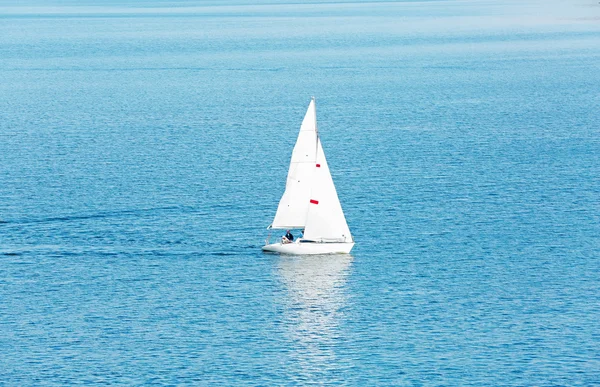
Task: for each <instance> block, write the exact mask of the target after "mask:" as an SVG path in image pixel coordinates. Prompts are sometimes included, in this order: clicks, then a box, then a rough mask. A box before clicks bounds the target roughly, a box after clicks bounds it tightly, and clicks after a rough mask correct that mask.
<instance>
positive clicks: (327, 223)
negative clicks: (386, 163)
mask: <svg viewBox="0 0 600 387" xmlns="http://www.w3.org/2000/svg"><path fill="white" fill-rule="evenodd" d="M268 228H269V229H284V230H285V229H302V230H303V235H302V237H300V238H298V239H296V240H295V241H290V240H289V239H288V238H285V237H284V238H282V239H281V241H279V242H277V243H272V244H269V240H268V238H267V244H266V245H265V246H263V248H262V250H263V251H269V252H276V253H282V254H298V255H304V254H335V253H349V252H350V250H352V247H354V240H353V239H352V234H350V229H349V228H348V224H347V223H346V218H345V216H344V212H343V211H342V206H341V204H340V200H339V198H338V195H337V192H336V190H335V185H334V184H333V179H332V178H331V173H330V172H329V167H328V166H327V160H326V159H325V153H323V147H322V145H321V139H320V138H319V131H318V128H317V115H316V107H315V99H314V98H312V100H311V101H310V104H309V105H308V110H307V111H306V115H305V116H304V120H303V121H302V125H301V126H300V133H299V134H298V139H297V140H296V145H295V146H294V150H293V151H292V160H291V162H290V168H289V171H288V176H287V182H286V185H285V192H284V193H283V196H282V197H281V200H280V202H279V206H278V207H277V213H276V214H275V219H273V223H272V224H271V225H270V226H269V227H268Z"/></svg>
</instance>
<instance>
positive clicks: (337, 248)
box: [262, 242, 354, 255]
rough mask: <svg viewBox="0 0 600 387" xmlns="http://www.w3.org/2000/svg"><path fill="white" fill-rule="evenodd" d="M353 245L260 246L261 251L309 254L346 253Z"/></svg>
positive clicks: (304, 244)
mask: <svg viewBox="0 0 600 387" xmlns="http://www.w3.org/2000/svg"><path fill="white" fill-rule="evenodd" d="M353 247H354V242H350V243H312V242H311V243H302V242H294V243H281V242H279V243H272V244H270V245H265V246H263V247H262V250H263V251H268V252H272V253H280V254H293V255H311V254H348V253H349V252H350V250H352V248H353Z"/></svg>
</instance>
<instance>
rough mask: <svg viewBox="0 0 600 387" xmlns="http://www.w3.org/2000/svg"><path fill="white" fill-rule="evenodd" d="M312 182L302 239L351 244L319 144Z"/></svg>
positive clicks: (344, 219) (350, 236)
mask: <svg viewBox="0 0 600 387" xmlns="http://www.w3.org/2000/svg"><path fill="white" fill-rule="evenodd" d="M312 180H313V183H312V190H311V194H310V199H309V207H308V215H307V219H306V228H305V230H304V239H308V240H312V241H316V242H352V235H351V234H350V229H349V228H348V224H347V223H346V217H345V216H344V211H342V205H341V204H340V200H339V198H338V195H337V192H336V190H335V185H334V184H333V179H332V178H331V173H330V172H329V167H328V166H327V160H326V159H325V153H324V152H323V147H322V146H321V141H318V143H317V160H316V163H315V172H314V175H313V179H312Z"/></svg>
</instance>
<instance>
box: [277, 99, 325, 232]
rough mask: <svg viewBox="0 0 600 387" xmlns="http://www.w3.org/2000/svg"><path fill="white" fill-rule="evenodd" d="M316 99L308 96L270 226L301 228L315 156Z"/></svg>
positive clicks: (307, 203) (303, 223) (304, 220)
mask: <svg viewBox="0 0 600 387" xmlns="http://www.w3.org/2000/svg"><path fill="white" fill-rule="evenodd" d="M316 143H317V121H316V112H315V101H314V100H311V101H310V104H309V105H308V110H307V111H306V115H305V116H304V120H303V121H302V126H301V127H300V133H299V134H298V139H297V140H296V145H295V146H294V150H293V152H292V160H291V163H290V169H289V171H288V176H287V182H286V185H285V192H284V194H283V196H282V197H281V200H280V202H279V206H278V207H277V213H276V214H275V219H274V220H273V224H272V225H271V227H272V228H303V227H304V226H305V225H306V215H307V213H308V205H309V200H310V192H311V187H312V177H313V174H314V170H315V160H316V158H317V152H316V150H317V147H316Z"/></svg>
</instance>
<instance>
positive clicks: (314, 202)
mask: <svg viewBox="0 0 600 387" xmlns="http://www.w3.org/2000/svg"><path fill="white" fill-rule="evenodd" d="M310 202H311V203H312V204H319V201H318V200H314V199H310Z"/></svg>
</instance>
